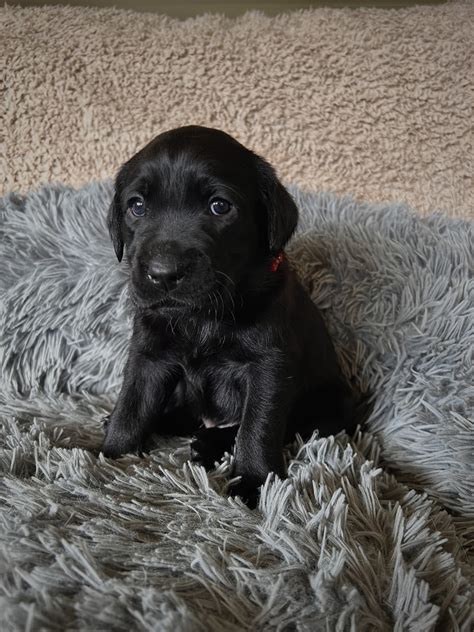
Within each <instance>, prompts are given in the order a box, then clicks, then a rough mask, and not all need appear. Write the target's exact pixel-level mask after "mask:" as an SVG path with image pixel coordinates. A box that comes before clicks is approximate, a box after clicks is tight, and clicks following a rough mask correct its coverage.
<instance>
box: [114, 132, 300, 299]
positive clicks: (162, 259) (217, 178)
mask: <svg viewBox="0 0 474 632" xmlns="http://www.w3.org/2000/svg"><path fill="white" fill-rule="evenodd" d="M296 223H297V209H296V206H295V203H294V202H293V200H292V198H291V197H290V195H289V194H288V192H287V191H286V189H285V188H284V187H283V186H282V184H281V183H280V182H279V180H278V179H277V177H276V175H275V172H274V170H273V169H272V167H271V166H270V165H269V164H268V163H266V162H265V161H264V160H263V159H262V158H259V157H258V156H257V155H255V154H254V153H253V152H251V151H249V150H248V149H246V148H245V147H244V146H243V145H241V144H240V143H238V142H237V141H236V140H234V139H233V138H232V137H230V136H228V135H227V134H225V133H224V132H221V131H219V130H215V129H210V128H205V127H196V126H189V127H182V128H178V129H175V130H171V131H169V132H165V133H164V134H161V135H159V136H157V137H156V138H155V139H154V140H153V141H152V142H151V143H149V144H148V145H147V146H146V147H144V148H143V149H142V150H141V151H139V152H138V153H137V154H136V155H135V156H133V158H131V159H130V160H129V161H128V162H127V163H126V164H125V165H124V166H123V167H122V169H121V170H120V171H119V173H118V175H117V178H116V186H115V195H114V198H113V202H112V205H111V207H110V210H109V215H108V226H109V230H110V235H111V237H112V242H113V244H114V248H115V252H116V255H117V257H118V259H119V261H120V260H121V259H122V256H123V251H124V247H125V253H126V257H127V259H128V262H129V264H130V268H131V282H132V292H133V296H134V299H135V302H136V303H137V304H139V305H141V306H143V307H155V306H156V307H160V306H168V307H173V306H176V307H178V306H183V305H188V306H199V305H203V304H205V303H207V302H208V301H209V300H211V297H212V296H213V292H214V290H217V291H219V288H222V287H225V288H226V292H219V294H220V296H221V297H223V298H225V297H226V296H227V295H231V294H232V292H233V291H234V289H235V288H236V287H238V286H239V284H241V283H242V282H244V281H245V279H246V278H247V277H248V276H249V275H251V274H252V270H255V269H256V268H257V267H259V266H262V265H268V264H269V262H270V261H271V259H272V258H273V257H274V256H275V255H276V254H278V253H279V252H280V251H281V250H282V248H283V247H284V246H285V244H286V242H287V241H288V240H289V238H290V237H291V235H292V233H293V231H294V229H295V227H296Z"/></svg>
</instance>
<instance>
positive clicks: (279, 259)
mask: <svg viewBox="0 0 474 632" xmlns="http://www.w3.org/2000/svg"><path fill="white" fill-rule="evenodd" d="M284 260H285V253H284V252H279V253H278V254H277V255H276V256H275V257H273V259H272V260H271V263H270V271H271V272H276V271H277V270H278V268H279V267H280V266H281V264H282V263H283V261H284Z"/></svg>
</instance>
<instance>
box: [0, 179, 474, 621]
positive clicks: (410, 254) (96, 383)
mask: <svg viewBox="0 0 474 632" xmlns="http://www.w3.org/2000/svg"><path fill="white" fill-rule="evenodd" d="M291 190H292V193H293V195H294V197H295V199H296V201H297V203H298V205H299V207H300V209H301V222H300V226H299V231H298V234H297V235H296V237H295V238H294V240H293V241H292V244H291V247H290V249H289V255H290V258H291V260H292V262H293V264H294V265H295V267H296V268H297V270H298V272H299V274H300V276H301V278H302V279H303V281H304V283H305V284H306V286H307V288H308V291H309V292H310V294H311V296H312V297H313V299H314V300H315V302H316V303H317V304H318V305H319V307H320V308H321V310H322V312H323V315H324V317H325V319H326V320H327V323H328V325H329V327H330V330H331V333H332V335H333V338H334V341H335V343H336V345H337V351H338V353H339V356H340V358H341V362H342V364H343V366H344V369H345V371H346V372H347V375H348V376H352V377H353V378H354V379H355V380H356V381H357V382H358V385H359V386H360V387H362V388H365V389H368V390H370V391H371V392H372V393H373V410H372V412H371V415H370V418H369V420H368V423H367V427H366V428H365V429H364V430H363V432H361V431H359V432H357V433H356V435H355V436H354V437H352V438H349V437H347V436H345V435H344V434H341V435H339V436H337V437H329V438H326V439H319V438H318V437H317V434H315V435H314V436H313V437H312V439H311V440H310V441H308V442H307V443H302V442H301V440H299V439H297V440H296V441H295V442H294V443H293V444H292V445H289V446H287V447H286V449H285V456H286V460H287V464H288V478H287V479H286V480H283V481H282V480H279V479H278V478H276V477H273V476H271V477H269V478H268V480H267V482H266V484H265V485H264V487H263V489H262V494H261V499H260V504H259V507H258V509H257V510H254V511H251V510H249V509H248V508H247V507H245V506H244V505H243V504H242V503H241V502H240V500H235V499H231V498H229V497H228V496H227V489H228V486H229V480H230V479H229V475H230V471H231V466H232V459H233V456H232V455H230V454H227V455H225V457H224V458H223V459H222V460H221V462H220V463H219V464H218V467H217V469H216V470H214V471H212V472H211V473H206V472H205V470H204V469H203V468H202V467H200V466H198V465H195V464H192V463H190V462H189V461H188V456H189V442H188V440H187V439H178V438H167V439H166V440H165V439H160V440H159V441H158V442H157V447H156V449H155V450H153V451H152V452H151V453H150V455H148V456H146V457H144V458H139V457H137V456H133V455H128V456H125V457H123V458H121V459H119V460H117V461H111V460H106V459H104V457H103V456H102V455H101V454H99V452H98V448H99V446H100V444H101V440H102V431H101V426H100V418H101V417H102V416H103V415H104V414H105V413H106V412H108V411H110V410H111V408H112V406H113V402H114V400H115V398H116V396H117V391H118V388H119V385H120V373H121V369H122V366H123V362H124V358H125V353H126V347H127V340H128V336H129V331H130V318H129V310H128V303H127V293H126V289H125V279H126V269H125V266H123V265H121V266H119V265H118V264H117V263H115V259H114V256H113V251H112V246H111V244H110V243H109V239H108V236H107V231H106V227H105V214H106V209H107V206H108V204H109V202H110V198H111V195H112V186H111V183H110V182H105V183H100V184H97V183H96V184H91V185H88V186H86V187H85V188H83V189H81V190H79V191H75V190H73V189H71V188H67V187H61V186H50V187H46V188H43V189H41V190H39V191H37V192H34V193H31V194H29V195H28V196H18V195H11V196H8V197H6V198H4V199H3V200H2V201H1V204H0V243H1V244H2V250H1V252H0V292H1V296H2V297H3V300H2V303H1V312H0V331H1V332H2V334H1V335H2V339H1V346H0V351H1V357H0V368H1V378H0V380H1V381H0V421H1V434H0V471H1V473H2V478H1V480H0V498H1V506H0V520H1V529H0V565H1V575H0V624H1V625H0V627H1V629H2V631H3V630H5V631H8V630H12V631H13V630H15V631H16V630H19V629H22V630H35V629H44V630H58V631H60V630H61V631H62V630H64V629H74V630H91V629H107V630H117V631H121V630H123V631H124V632H125V631H127V632H128V631H129V630H131V629H133V630H143V631H151V630H160V631H161V630H169V631H170V632H176V631H178V632H180V631H183V632H187V631H191V630H193V631H194V630H203V631H206V632H207V631H209V630H210V631H215V632H221V631H223V630H224V631H231V632H232V631H235V632H237V631H240V630H256V629H258V630H268V631H270V630H275V631H276V630H281V631H283V630H297V631H301V632H314V631H319V630H321V631H327V630H328V629H331V630H341V631H342V630H354V629H356V630H378V631H381V630H382V631H387V632H389V631H391V630H413V631H416V632H418V631H431V630H433V631H434V630H435V629H437V630H461V631H463V632H469V631H470V629H471V624H472V611H471V604H472V600H473V595H472V586H471V583H470V575H469V572H470V571H469V567H468V565H467V562H468V557H467V556H468V552H469V538H470V537H471V536H472V532H473V520H474V505H473V498H474V480H473V467H472V466H473V453H474V432H473V420H472V409H473V391H472V384H473V379H472V358H471V357H470V354H471V352H472V348H473V344H474V304H473V290H474V285H473V280H472V276H470V273H469V266H470V265H472V255H473V252H472V236H473V235H472V227H471V226H470V225H469V224H468V223H467V222H465V221H462V220H448V219H446V218H444V217H442V216H441V215H438V216H431V217H428V218H424V219H423V218H420V217H419V216H417V215H415V214H414V213H412V212H411V211H409V210H408V209H406V208H405V207H403V206H400V205H399V206H397V205H392V206H371V205H358V204H357V203H355V202H354V201H353V200H351V199H349V198H344V199H338V198H336V197H334V196H330V195H325V194H308V193H303V192H302V191H300V190H299V189H298V188H296V187H293V188H292V189H291ZM315 406H317V402H315ZM394 474H395V475H394ZM446 509H447V510H448V511H446Z"/></svg>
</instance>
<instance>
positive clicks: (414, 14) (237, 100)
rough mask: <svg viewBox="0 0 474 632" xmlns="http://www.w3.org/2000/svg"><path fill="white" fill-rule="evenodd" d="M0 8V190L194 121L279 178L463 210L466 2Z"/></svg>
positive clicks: (468, 150) (71, 180) (111, 159)
mask: <svg viewBox="0 0 474 632" xmlns="http://www.w3.org/2000/svg"><path fill="white" fill-rule="evenodd" d="M0 11H1V20H2V31H3V35H2V36H1V37H0V41H1V42H2V44H1V48H2V49H3V51H0V52H2V53H6V55H5V54H2V55H1V57H2V59H4V60H6V84H5V85H6V98H5V100H4V103H5V104H6V108H5V111H4V113H3V114H4V116H5V119H4V121H3V125H2V128H3V129H4V131H5V132H6V143H5V147H6V153H5V157H6V165H5V175H6V178H5V183H4V187H3V188H4V189H8V190H11V189H13V190H22V191H25V190H27V189H29V188H31V187H35V186H37V185H39V184H40V183H42V182H47V181H51V180H54V181H61V182H65V183H68V184H73V185H80V184H82V183H85V182H87V181H89V180H92V179H101V178H104V177H108V176H111V175H113V174H114V172H115V171H116V169H117V167H118V165H119V164H120V163H121V162H123V161H124V160H125V159H127V158H128V157H129V156H130V155H131V154H132V153H133V152H134V151H135V150H136V149H137V148H138V147H139V146H141V145H142V144H143V143H145V142H146V141H148V140H149V139H150V138H151V137H153V136H154V135H155V134H157V133H158V132H161V131H163V130H165V129H168V128H171V127H174V126H178V125H184V124H189V123H198V124H204V125H211V126H216V127H220V128H222V129H224V130H226V131H227V132H229V133H231V134H233V135H235V136H236V137H237V138H238V139H239V140H240V141H242V142H243V143H245V144H247V145H249V146H250V147H252V148H253V149H255V150H256V151H258V152H259V153H261V154H263V155H264V156H266V157H267V158H268V159H269V160H270V161H271V162H273V163H274V165H275V166H276V167H277V169H278V171H279V173H280V174H281V176H282V177H283V178H284V179H285V180H286V181H287V182H292V183H296V184H300V185H303V186H305V187H308V188H311V189H318V190H331V191H335V192H337V193H339V194H343V193H352V194H355V195H356V196H357V197H358V198H359V199H364V200H373V201H382V200H398V201H405V202H408V203H409V204H410V205H412V206H414V207H415V208H417V209H418V210H420V211H421V212H427V211H430V210H438V209H440V210H444V211H445V212H447V213H448V214H450V215H465V216H467V215H470V214H471V213H472V199H473V179H472V174H473V172H474V169H473V163H472V129H471V125H472V104H473V94H472V63H471V61H470V60H471V59H472V58H473V57H474V46H473V32H474V27H473V24H474V4H473V3H472V2H465V1H464V2H454V3H450V4H447V5H442V6H437V7H426V6H424V7H415V8H411V9H402V10H396V11H384V10H377V9H358V10H350V9H342V10H335V9H313V10H308V11H298V12H295V13H292V14H288V15H283V16H278V17H274V18H270V17H266V16H264V15H262V14H259V13H249V14H246V15H245V16H243V17H241V18H237V19H228V18H224V17H222V16H217V15H207V16H203V17H200V18H196V19H190V20H187V21H178V20H174V19H171V18H167V17H163V16H159V15H154V14H138V13H133V12H124V11H117V10H113V9H110V10H109V9H105V10H103V9H100V10H99V9H85V8H71V7H70V8H67V7H46V8H28V9H21V8H17V7H4V8H2V9H0Z"/></svg>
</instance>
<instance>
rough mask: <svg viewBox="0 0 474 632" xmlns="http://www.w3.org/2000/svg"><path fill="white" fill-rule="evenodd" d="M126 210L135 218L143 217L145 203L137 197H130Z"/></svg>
mask: <svg viewBox="0 0 474 632" xmlns="http://www.w3.org/2000/svg"><path fill="white" fill-rule="evenodd" d="M127 207H128V210H129V211H130V213H131V214H132V215H134V216H135V217H143V215H145V202H144V201H143V200H142V199H141V198H139V197H132V198H130V199H129V200H128V203H127Z"/></svg>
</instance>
